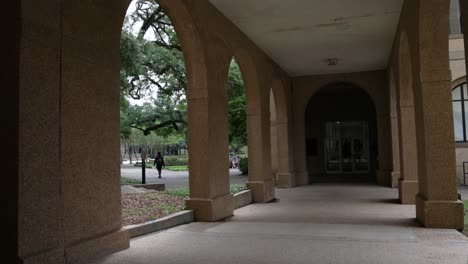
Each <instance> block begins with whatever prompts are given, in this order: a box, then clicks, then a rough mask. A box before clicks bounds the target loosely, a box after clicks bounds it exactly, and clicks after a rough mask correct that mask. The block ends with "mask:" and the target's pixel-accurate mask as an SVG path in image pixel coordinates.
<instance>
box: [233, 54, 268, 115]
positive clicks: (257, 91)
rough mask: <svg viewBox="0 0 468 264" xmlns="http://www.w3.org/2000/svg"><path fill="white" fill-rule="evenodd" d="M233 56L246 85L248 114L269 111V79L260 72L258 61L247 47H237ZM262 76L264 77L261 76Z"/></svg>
mask: <svg viewBox="0 0 468 264" xmlns="http://www.w3.org/2000/svg"><path fill="white" fill-rule="evenodd" d="M233 57H234V58H235V59H236V61H237V63H238V64H239V68H240V71H241V73H242V79H243V80H244V87H245V93H246V99H247V109H246V111H247V114H248V115H261V114H265V113H268V112H269V92H270V90H269V89H267V86H268V84H267V82H268V81H265V79H267V78H268V79H269V77H266V76H265V75H261V73H259V72H258V69H259V68H260V67H257V66H256V63H258V62H256V61H255V60H254V59H255V58H254V57H253V55H252V54H250V53H249V52H248V51H247V50H245V49H237V50H235V51H234V52H233ZM260 76H262V77H263V78H260ZM265 77H266V78H265Z"/></svg>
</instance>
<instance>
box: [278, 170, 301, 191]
mask: <svg viewBox="0 0 468 264" xmlns="http://www.w3.org/2000/svg"><path fill="white" fill-rule="evenodd" d="M295 183H296V174H295V173H294V172H290V173H277V174H276V186H277V187H278V188H284V189H288V188H292V187H294V186H295V185H296V184H295Z"/></svg>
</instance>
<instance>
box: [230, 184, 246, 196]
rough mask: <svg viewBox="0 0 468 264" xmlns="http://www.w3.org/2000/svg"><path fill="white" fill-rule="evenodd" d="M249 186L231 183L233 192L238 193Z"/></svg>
mask: <svg viewBox="0 0 468 264" xmlns="http://www.w3.org/2000/svg"><path fill="white" fill-rule="evenodd" d="M247 189H248V188H247V186H246V185H245V184H231V193H232V194H236V193H239V192H242V191H245V190H247Z"/></svg>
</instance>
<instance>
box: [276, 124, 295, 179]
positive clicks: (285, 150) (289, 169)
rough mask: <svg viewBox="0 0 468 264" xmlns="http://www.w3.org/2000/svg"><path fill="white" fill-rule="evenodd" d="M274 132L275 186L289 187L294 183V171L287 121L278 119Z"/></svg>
mask: <svg viewBox="0 0 468 264" xmlns="http://www.w3.org/2000/svg"><path fill="white" fill-rule="evenodd" d="M276 133H277V142H278V172H277V174H276V180H277V186H278V187H279V188H291V187H294V186H295V185H296V174H295V173H294V160H293V157H292V140H291V133H290V130H289V124H288V122H286V121H284V120H283V121H282V120H278V121H277V122H276Z"/></svg>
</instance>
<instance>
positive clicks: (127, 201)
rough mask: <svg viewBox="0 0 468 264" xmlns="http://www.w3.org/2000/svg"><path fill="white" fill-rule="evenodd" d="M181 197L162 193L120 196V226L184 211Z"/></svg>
mask: <svg viewBox="0 0 468 264" xmlns="http://www.w3.org/2000/svg"><path fill="white" fill-rule="evenodd" d="M184 208H185V200H184V198H183V197H180V196H174V195H170V194H166V193H164V192H151V193H126V194H122V225H123V226H127V225H136V224H142V223H145V222H148V221H153V220H156V219H158V218H161V217H164V216H167V215H170V214H173V213H176V212H179V211H182V210H184Z"/></svg>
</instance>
